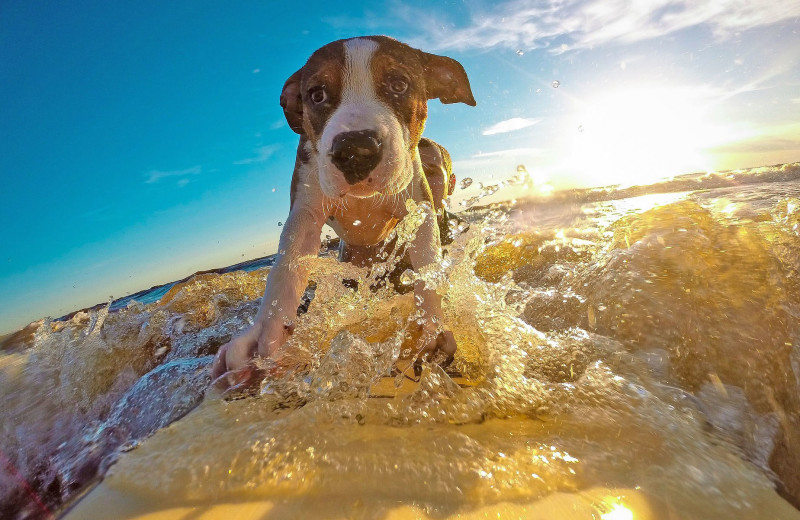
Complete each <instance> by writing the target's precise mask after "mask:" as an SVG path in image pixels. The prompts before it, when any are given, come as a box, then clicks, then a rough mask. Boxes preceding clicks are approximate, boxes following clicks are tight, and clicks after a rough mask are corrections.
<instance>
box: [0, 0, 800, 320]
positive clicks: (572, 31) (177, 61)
mask: <svg viewBox="0 0 800 520" xmlns="http://www.w3.org/2000/svg"><path fill="white" fill-rule="evenodd" d="M744 4H746V3H744V2H739V1H734V0H718V1H716V2H694V1H674V0H648V1H645V0H636V1H622V0H566V1H560V2H554V3H549V2H530V1H505V2H481V1H447V2H402V3H400V2H380V1H371V2H364V3H358V2H340V3H338V5H337V6H336V10H335V11H333V10H332V8H331V6H332V5H333V4H331V3H330V2H315V1H307V2H304V3H302V4H300V3H293V2H292V3H287V2H263V1H262V2H255V1H253V2H247V1H236V2H218V1H217V2H211V1H196V0H192V1H180V0H176V1H172V2H149V1H140V2H103V1H96V2H93V1H72V2H30V1H28V0H4V1H3V2H2V4H0V107H2V109H1V110H0V113H2V117H0V176H1V177H2V185H3V187H4V189H3V192H4V194H5V196H4V197H3V204H2V206H0V216H1V217H2V221H1V222H2V226H0V244H2V249H1V250H0V309H1V310H0V333H2V332H6V331H9V330H12V329H14V328H18V327H20V326H23V325H25V324H26V323H28V322H29V321H32V320H35V319H38V318H41V317H43V316H46V315H51V316H59V315H61V314H64V313H67V312H69V311H71V310H74V309H77V308H80V307H83V306H87V305H91V304H94V303H97V302H99V301H104V300H107V299H108V298H109V297H110V296H114V297H120V296H123V295H125V294H129V293H132V292H135V291H137V290H140V289H142V288H147V287H150V286H152V285H155V284H159V283H164V282H168V281H171V280H174V279H177V278H181V277H183V276H186V275H187V274H189V273H191V272H194V271H196V270H199V269H207V268H211V267H218V266H223V265H229V264H231V263H235V262H238V261H242V260H244V259H249V258H253V257H257V256H263V255H266V254H270V253H273V252H274V250H275V248H276V241H277V236H278V233H279V231H280V228H279V227H278V222H280V221H283V220H284V218H285V216H286V213H287V211H288V186H289V181H290V178H291V169H292V166H293V161H294V151H295V146H296V143H297V139H296V135H295V134H294V133H292V132H291V130H289V128H288V126H287V125H286V124H285V122H284V120H283V117H282V112H281V110H280V107H279V105H278V96H279V94H280V88H281V86H282V85H283V81H284V80H285V79H286V78H287V77H288V76H289V75H290V74H291V73H292V72H294V71H295V70H296V69H298V68H299V67H300V66H301V65H302V64H303V63H304V61H305V59H306V58H307V57H308V56H309V55H310V53H311V52H313V51H314V50H315V49H316V48H318V47H320V46H322V45H324V44H325V43H327V42H329V41H332V40H335V39H338V38H344V37H351V36H357V35H362V34H388V35H390V36H394V37H396V38H398V39H400V40H403V41H406V42H408V43H411V44H413V45H415V46H417V47H419V48H422V49H423V50H426V51H429V52H437V53H440V54H445V55H449V56H451V57H453V58H456V59H458V60H459V61H461V63H462V64H463V65H464V66H465V68H466V70H467V72H468V74H469V76H470V79H471V82H472V88H473V92H474V94H475V98H476V100H477V101H478V106H477V107H476V108H470V107H467V106H465V105H458V106H456V105H448V106H443V105H440V104H438V102H431V104H430V115H429V121H428V125H427V130H426V135H428V136H430V137H432V138H434V139H436V140H438V141H440V142H441V143H443V144H444V145H445V146H446V147H447V148H448V149H449V150H450V152H451V154H452V155H453V158H454V160H455V168H456V173H457V175H458V176H459V177H460V178H463V177H465V176H470V177H473V178H475V179H476V180H483V181H484V182H491V180H492V179H495V180H499V179H503V178H507V177H510V176H511V175H513V174H514V173H515V169H516V165H517V164H519V163H524V164H525V165H526V166H527V168H528V170H529V171H530V172H531V173H532V174H533V176H534V179H535V180H536V189H541V190H543V191H546V190H550V189H553V188H555V189H558V188H566V187H573V186H590V185H595V186H596V185H606V184H612V183H623V184H625V183H628V184H629V183H639V182H650V181H653V180H655V179H657V178H659V177H662V176H664V175H677V174H681V173H687V172H691V171H698V170H704V169H730V168H737V167H749V166H757V165H763V164H774V163H779V162H790V161H797V160H800V117H798V116H800V0H790V1H781V2H778V1H769V2H762V3H755V2H753V3H750V4H751V5H744ZM556 81H557V82H558V83H557V87H554V85H556V83H554V82H556ZM476 186H477V183H476ZM474 189H477V188H474ZM470 194H471V193H470V192H469V191H468V190H467V191H465V192H463V193H461V192H460V193H459V194H458V195H459V196H468V195H470ZM510 195H514V194H510Z"/></svg>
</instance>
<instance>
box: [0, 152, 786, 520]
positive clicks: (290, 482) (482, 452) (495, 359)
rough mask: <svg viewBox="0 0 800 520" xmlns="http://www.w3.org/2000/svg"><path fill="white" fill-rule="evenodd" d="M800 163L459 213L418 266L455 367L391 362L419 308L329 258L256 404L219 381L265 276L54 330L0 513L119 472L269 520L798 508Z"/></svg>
mask: <svg viewBox="0 0 800 520" xmlns="http://www.w3.org/2000/svg"><path fill="white" fill-rule="evenodd" d="M798 177H800V165H796V164H795V165H788V166H783V167H773V168H766V169H757V170H750V171H745V172H738V173H737V172H734V173H731V174H724V175H717V176H695V177H692V178H681V179H676V180H674V181H670V182H669V183H665V184H660V185H656V186H651V187H649V188H636V189H631V188H627V189H623V188H616V189H613V190H586V191H581V192H573V193H572V194H568V195H564V194H562V195H559V196H554V197H551V198H549V199H541V200H530V201H522V200H521V199H520V202H517V203H515V204H512V203H506V204H500V205H495V206H493V207H484V208H478V209H475V210H473V211H471V212H468V213H466V214H465V215H467V218H468V219H469V220H470V221H471V224H472V225H471V226H470V227H469V229H468V230H466V231H465V232H462V233H461V234H459V235H458V236H457V237H456V239H455V241H454V242H453V244H452V245H451V246H450V247H449V252H448V254H447V256H446V257H445V261H444V262H443V263H442V265H441V266H440V267H439V268H438V269H431V270H427V271H425V272H422V273H414V274H413V276H415V277H417V276H419V277H423V278H425V279H426V280H427V281H428V282H429V283H431V284H434V285H435V286H436V287H437V290H438V291H439V292H441V293H442V294H443V295H444V298H443V306H444V312H445V320H446V322H447V324H448V326H449V327H450V328H451V329H452V330H453V332H454V334H455V337H456V340H457V343H458V345H459V350H458V353H457V355H456V359H455V361H454V368H455V369H456V370H457V371H458V372H460V374H461V375H462V376H463V377H461V378H456V379H451V377H450V375H448V374H447V373H445V372H444V371H443V370H441V369H440V368H438V367H437V366H435V365H434V366H426V367H425V368H424V370H423V372H422V374H421V379H420V381H419V383H418V384H411V383H410V382H409V381H408V378H409V377H414V376H413V371H411V372H407V373H406V374H405V376H403V375H399V376H398V375H397V371H395V372H392V367H393V366H395V365H398V364H399V365H402V364H403V363H404V361H403V360H402V359H400V360H398V358H402V357H403V356H404V355H405V354H407V353H408V352H410V351H412V350H413V348H414V340H415V337H414V334H413V330H414V325H415V324H416V321H417V320H419V319H425V317H424V316H423V317H421V316H417V315H416V314H415V312H414V305H413V300H412V299H413V294H407V295H398V294H396V293H394V292H393V291H392V290H390V289H386V288H384V289H380V290H379V291H378V292H377V293H374V292H372V291H370V290H369V286H370V283H369V281H370V279H371V278H375V277H376V276H378V275H379V274H380V272H379V271H373V272H370V271H368V270H363V269H358V268H355V267H352V266H348V265H344V264H338V263H337V262H335V260H334V259H333V258H319V259H309V260H308V261H309V262H310V266H311V270H312V272H313V274H312V279H314V280H315V281H316V283H317V286H316V289H315V296H314V301H313V302H312V303H311V306H310V308H309V311H308V313H306V314H304V315H303V316H301V317H299V318H298V321H297V324H296V330H295V334H294V335H293V337H292V338H291V340H290V342H289V344H288V345H287V346H286V348H285V349H283V350H282V351H281V354H280V355H279V356H278V357H277V358H276V359H274V360H269V361H267V362H265V363H264V366H263V367H262V368H264V369H265V370H266V373H267V374H269V377H268V378H267V379H265V380H264V381H263V382H262V383H261V385H259V386H258V387H257V388H256V389H255V393H256V395H255V396H251V397H248V398H244V399H233V400H226V399H223V398H222V396H220V395H219V393H218V392H217V391H215V390H211V389H209V388H208V384H209V377H208V364H209V362H210V359H211V355H212V354H213V353H214V352H215V351H216V349H217V348H218V347H219V346H220V345H221V344H222V343H224V342H225V341H227V340H228V339H229V338H230V337H231V336H232V335H233V334H235V333H236V332H237V331H239V330H241V329H243V328H244V327H246V326H247V325H248V323H249V322H250V320H252V318H253V317H254V315H255V312H256V309H257V307H258V304H259V298H260V296H261V293H262V291H263V287H264V283H265V279H266V276H267V274H268V268H264V269H256V270H252V271H241V270H239V271H233V272H227V273H223V274H219V273H207V274H203V275H200V276H198V277H195V278H192V279H190V280H188V281H184V282H182V283H179V284H177V285H175V286H174V287H172V288H171V289H170V290H169V292H167V293H165V295H163V296H161V297H160V299H158V301H153V302H151V303H141V302H135V301H133V302H129V303H128V304H127V306H126V307H124V308H121V309H119V310H118V311H116V312H109V309H108V308H100V309H95V310H91V311H89V312H80V313H77V314H75V315H74V316H72V317H71V318H70V319H68V320H65V321H45V322H43V323H42V324H41V326H39V327H38V329H37V330H36V332H35V336H34V338H33V341H32V344H31V345H30V346H28V347H25V346H24V345H23V346H18V347H17V348H8V347H7V348H6V350H5V351H4V353H3V354H2V357H0V376H2V378H0V398H1V399H2V406H3V416H2V417H3V422H2V437H0V439H1V440H0V449H1V450H2V462H3V463H4V465H5V466H6V468H8V471H6V472H3V473H0V475H1V476H0V496H2V497H3V502H2V503H3V506H2V507H3V509H2V510H0V516H2V517H3V518H7V517H8V518H15V517H17V518H26V517H30V518H41V517H46V516H47V512H48V511H57V510H59V508H60V507H62V504H63V503H64V502H65V501H67V500H69V499H70V498H71V497H73V496H76V494H78V493H79V492H80V491H81V490H82V489H86V488H87V487H88V486H90V485H91V484H92V483H94V482H95V481H96V477H97V476H98V475H103V474H106V472H108V475H107V477H106V482H105V484H104V485H106V486H110V487H111V488H113V489H117V490H123V491H124V492H125V493H127V494H129V495H131V496H137V497H140V498H142V499H144V500H146V501H148V502H150V503H151V504H158V507H162V508H163V507H169V506H170V505H176V504H178V505H179V504H187V503H192V504H201V505H202V504H213V503H221V502H236V501H243V500H245V501H250V500H270V501H272V502H273V504H274V506H273V507H274V509H273V513H274V514H275V515H276V516H275V517H284V516H296V517H308V516H312V517H313V516H320V515H324V516H342V517H360V518H381V517H383V515H384V514H385V513H387V512H389V511H395V512H397V511H406V513H408V515H410V516H414V515H423V514H424V515H429V516H436V517H441V516H445V515H454V514H461V513H465V512H469V511H483V510H485V511H489V512H490V513H491V511H493V509H492V508H499V507H501V505H504V506H508V505H509V504H511V505H514V504H516V505H517V506H518V507H523V506H525V505H526V504H533V503H537V502H536V501H540V502H538V503H545V502H546V501H547V500H556V499H558V500H560V499H561V498H560V497H564V496H571V495H565V493H573V492H582V493H583V494H582V495H580V496H582V497H584V498H583V499H584V500H585V501H588V502H587V506H586V507H588V508H589V511H590V513H591V514H595V515H596V517H597V518H601V517H602V518H613V516H608V515H611V514H612V513H613V512H614V511H623V510H624V511H627V512H630V511H629V510H628V509H626V508H630V509H631V510H635V511H636V513H637V515H638V514H640V512H644V511H645V510H646V509H648V508H649V511H651V514H652V515H653V516H651V517H662V516H663V517H666V518H779V517H780V518H795V517H798V515H800V513H798V514H792V513H793V512H795V513H796V511H794V510H792V509H791V507H789V506H788V505H787V504H786V502H784V500H783V498H780V496H782V497H784V498H786V499H788V500H789V501H790V502H791V503H793V504H795V505H798V504H800V474H798V472H797V470H796V468H798V467H800V434H798V433H797V432H799V431H800V429H798V424H797V422H798V411H800V402H798V401H799V400H800V394H799V393H798V386H800V351H799V350H798V340H799V339H800V320H798V315H799V313H800V290H799V289H800V287H798V280H800V278H798V274H799V273H800V237H799V236H798V235H799V234H800V181H798V180H797V178H798ZM744 181H746V182H744ZM734 182H735V184H732V183H734ZM692 183H693V184H692ZM710 184H714V187H712V186H710ZM687 185H689V186H696V187H697V188H706V189H692V190H687ZM626 190H627V191H626ZM670 190H673V191H670ZM624 195H630V196H627V197H624V198H616V197H619V196H624ZM412 209H413V208H412ZM412 213H413V212H412ZM412 224H413V223H412ZM406 228H408V229H406ZM462 230H463V226H462ZM401 231H402V233H403V234H404V235H408V236H413V225H408V226H405V227H401ZM389 260H390V261H391V260H392V259H391V258H390V259H389ZM342 279H355V280H360V281H362V282H365V283H360V284H359V285H358V289H356V290H353V289H351V288H348V287H346V286H345V285H343V284H342V283H341V280H342ZM350 285H352V284H350ZM451 375H452V371H451ZM376 383H378V384H377V385H376ZM395 383H398V384H401V386H400V387H399V388H395ZM387 389H388V390H387ZM190 411H191V413H188V412H190ZM187 413H188V415H186V414H187ZM170 423H172V425H171V426H170V427H169V428H168V429H165V430H162V431H159V432H157V433H156V434H155V435H152V434H153V432H156V430H158V429H159V428H161V427H164V426H166V425H167V424H170ZM776 490H777V493H776ZM778 493H780V496H779V495H778ZM508 507H511V506H508ZM403 508H405V509H403ZM486 508H489V509H486ZM620 508H621V509H620ZM622 517H624V516H622Z"/></svg>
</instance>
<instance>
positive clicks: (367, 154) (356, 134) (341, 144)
mask: <svg viewBox="0 0 800 520" xmlns="http://www.w3.org/2000/svg"><path fill="white" fill-rule="evenodd" d="M382 155H383V150H382V148H381V140H380V138H379V137H378V134H377V133H376V132H375V131H374V130H356V131H352V132H342V133H341V134H339V135H337V136H336V137H334V138H333V143H332V144H331V151H330V154H329V156H330V158H331V162H333V164H334V165H335V166H336V167H337V168H338V169H339V171H341V172H342V175H344V179H345V180H346V181H347V183H348V184H355V183H357V182H360V181H362V180H364V179H366V178H367V176H368V175H369V173H370V172H371V171H372V170H374V169H375V167H376V166H377V165H378V163H379V162H381V157H382Z"/></svg>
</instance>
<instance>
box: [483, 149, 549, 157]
mask: <svg viewBox="0 0 800 520" xmlns="http://www.w3.org/2000/svg"><path fill="white" fill-rule="evenodd" d="M541 154H542V150H541V149H539V148H511V149H508V150H497V151H496V152H478V153H476V154H475V155H473V156H471V159H485V158H490V157H517V156H520V155H528V156H531V155H541Z"/></svg>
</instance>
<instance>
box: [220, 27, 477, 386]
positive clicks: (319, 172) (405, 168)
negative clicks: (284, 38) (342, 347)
mask: <svg viewBox="0 0 800 520" xmlns="http://www.w3.org/2000/svg"><path fill="white" fill-rule="evenodd" d="M436 98H438V99H439V100H440V101H441V102H442V103H465V104H467V105H470V106H475V99H474V98H473V95H472V90H471V88H470V84H469V80H468V78H467V74H466V72H465V71H464V68H463V67H462V66H461V64H460V63H458V62H457V61H455V60H453V59H451V58H447V57H444V56H437V55H434V54H429V53H426V52H422V51H420V50H417V49H414V48H411V47H409V46H408V45H405V44H403V43H400V42H398V41H396V40H394V39H392V38H388V37H386V36H368V37H361V38H351V39H347V40H339V41H335V42H333V43H329V44H328V45H325V46H324V47H322V48H320V49H319V50H317V51H316V52H314V53H313V54H312V55H311V57H310V58H309V59H308V61H307V62H306V64H305V65H304V66H303V67H302V68H301V69H300V70H298V71H297V72H295V73H294V74H292V75H291V76H290V77H289V79H288V80H287V81H286V83H285V84H284V86H283V92H282V93H281V98H280V104H281V107H283V111H284V115H285V116H286V121H287V122H288V123H289V127H290V128H291V129H292V130H293V131H295V132H296V133H298V134H299V135H300V143H299V145H298V148H297V159H296V161H295V168H294V174H293V177H292V183H291V190H290V192H291V193H290V197H291V198H290V210H289V217H288V218H287V219H286V223H285V225H284V227H283V232H282V233H281V238H280V243H279V248H278V256H277V258H276V261H275V264H274V265H273V267H272V270H271V272H270V274H269V277H268V278H267V286H266V289H265V291H264V298H263V300H262V302H261V306H260V308H259V310H258V313H257V315H256V318H255V322H254V324H253V326H252V327H250V328H249V329H248V330H246V331H245V332H244V333H243V334H242V335H240V336H238V337H236V338H234V339H233V340H231V341H230V342H228V343H226V344H225V345H223V346H222V347H220V349H219V351H218V352H217V356H216V358H215V359H214V363H213V366H212V375H213V376H214V378H215V379H217V378H220V376H222V375H225V376H226V377H224V378H220V379H219V381H220V383H221V384H223V385H237V384H239V383H242V382H243V380H244V379H246V378H247V377H249V375H250V370H249V369H248V364H249V363H250V361H251V360H252V358H253V357H255V356H262V357H268V356H270V355H271V354H272V353H274V352H275V351H276V349H278V348H280V346H281V345H283V344H284V343H285V342H286V340H287V339H288V337H289V335H290V334H291V333H292V330H293V325H292V323H293V320H294V319H295V313H296V310H297V307H298V303H299V302H300V298H301V296H302V294H303V292H304V290H305V288H306V285H307V283H308V272H307V269H306V268H305V267H303V265H302V264H301V263H299V262H298V259H300V258H302V257H304V256H308V255H317V254H318V251H319V247H320V232H321V230H322V226H323V224H325V223H327V224H328V225H330V226H331V227H332V228H333V230H334V231H335V232H336V234H337V235H338V236H339V238H340V239H341V242H342V244H343V245H342V249H341V255H340V259H342V260H345V261H350V262H353V263H355V264H357V265H366V264H368V263H370V262H371V261H373V260H374V259H375V258H376V255H375V254H374V253H375V252H376V251H377V250H378V248H379V247H380V246H381V245H382V244H383V243H384V242H385V241H386V240H387V238H388V237H389V236H390V234H391V233H392V231H393V230H394V228H395V226H396V225H397V223H398V222H399V221H400V220H401V219H402V218H403V217H404V216H405V215H406V214H407V212H408V210H407V209H406V208H407V206H406V201H407V200H408V199H411V200H413V201H414V202H415V203H417V204H418V205H420V206H419V207H421V208H422V210H423V212H424V216H425V218H424V221H423V222H422V224H421V225H420V227H419V228H418V230H417V233H416V236H415V238H414V240H413V241H412V243H411V244H410V245H409V246H408V249H407V256H408V259H409V261H410V263H411V266H412V268H413V269H414V270H419V269H420V268H423V267H425V266H427V265H430V264H432V263H435V262H438V261H439V260H440V255H441V239H440V234H439V226H438V225H437V214H436V210H437V208H439V207H440V206H441V200H442V198H444V197H443V193H444V192H445V190H447V191H448V192H449V191H450V189H449V188H450V184H451V182H450V181H449V179H444V178H443V179H442V181H441V182H437V183H433V184H434V188H435V189H436V190H437V194H436V196H434V194H433V193H432V192H431V186H430V185H429V183H428V180H427V178H426V174H425V171H424V169H423V163H422V159H421V157H420V147H419V145H420V141H421V139H422V131H423V129H424V127H425V119H426V117H427V101H428V100H429V99H436ZM422 148H423V150H424V152H423V153H424V155H425V157H426V163H427V169H428V171H429V172H433V171H435V170H436V169H437V168H442V171H443V172H446V169H447V168H446V165H445V161H446V160H449V156H447V155H446V151H444V149H443V148H441V147H439V146H438V145H436V144H435V143H433V142H432V141H429V140H425V141H423V146H422ZM437 155H438V156H439V158H440V159H441V163H442V164H441V165H439V166H437V164H436V156H437ZM433 177H434V178H437V180H438V177H439V176H437V175H434V176H433ZM453 180H454V179H453ZM413 287H414V292H415V296H416V297H415V298H414V300H415V302H416V305H417V306H418V307H419V308H421V309H422V310H423V311H424V316H426V317H427V318H428V319H427V320H425V322H424V323H423V324H422V325H420V328H421V331H420V332H421V335H420V342H421V344H420V345H419V346H418V350H419V352H421V353H422V354H421V355H422V356H423V357H425V358H426V359H428V358H431V357H432V355H433V354H434V353H435V352H437V351H438V352H441V353H442V354H443V355H444V356H445V357H446V356H451V355H452V354H453V353H454V352H455V350H456V343H455V339H454V337H453V334H452V332H450V331H449V330H448V329H447V328H446V327H445V326H444V323H443V319H442V318H443V317H442V308H441V296H439V295H438V294H437V293H436V291H435V290H433V289H431V288H428V287H426V286H425V283H424V281H421V280H417V281H415V283H414V286H413Z"/></svg>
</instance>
